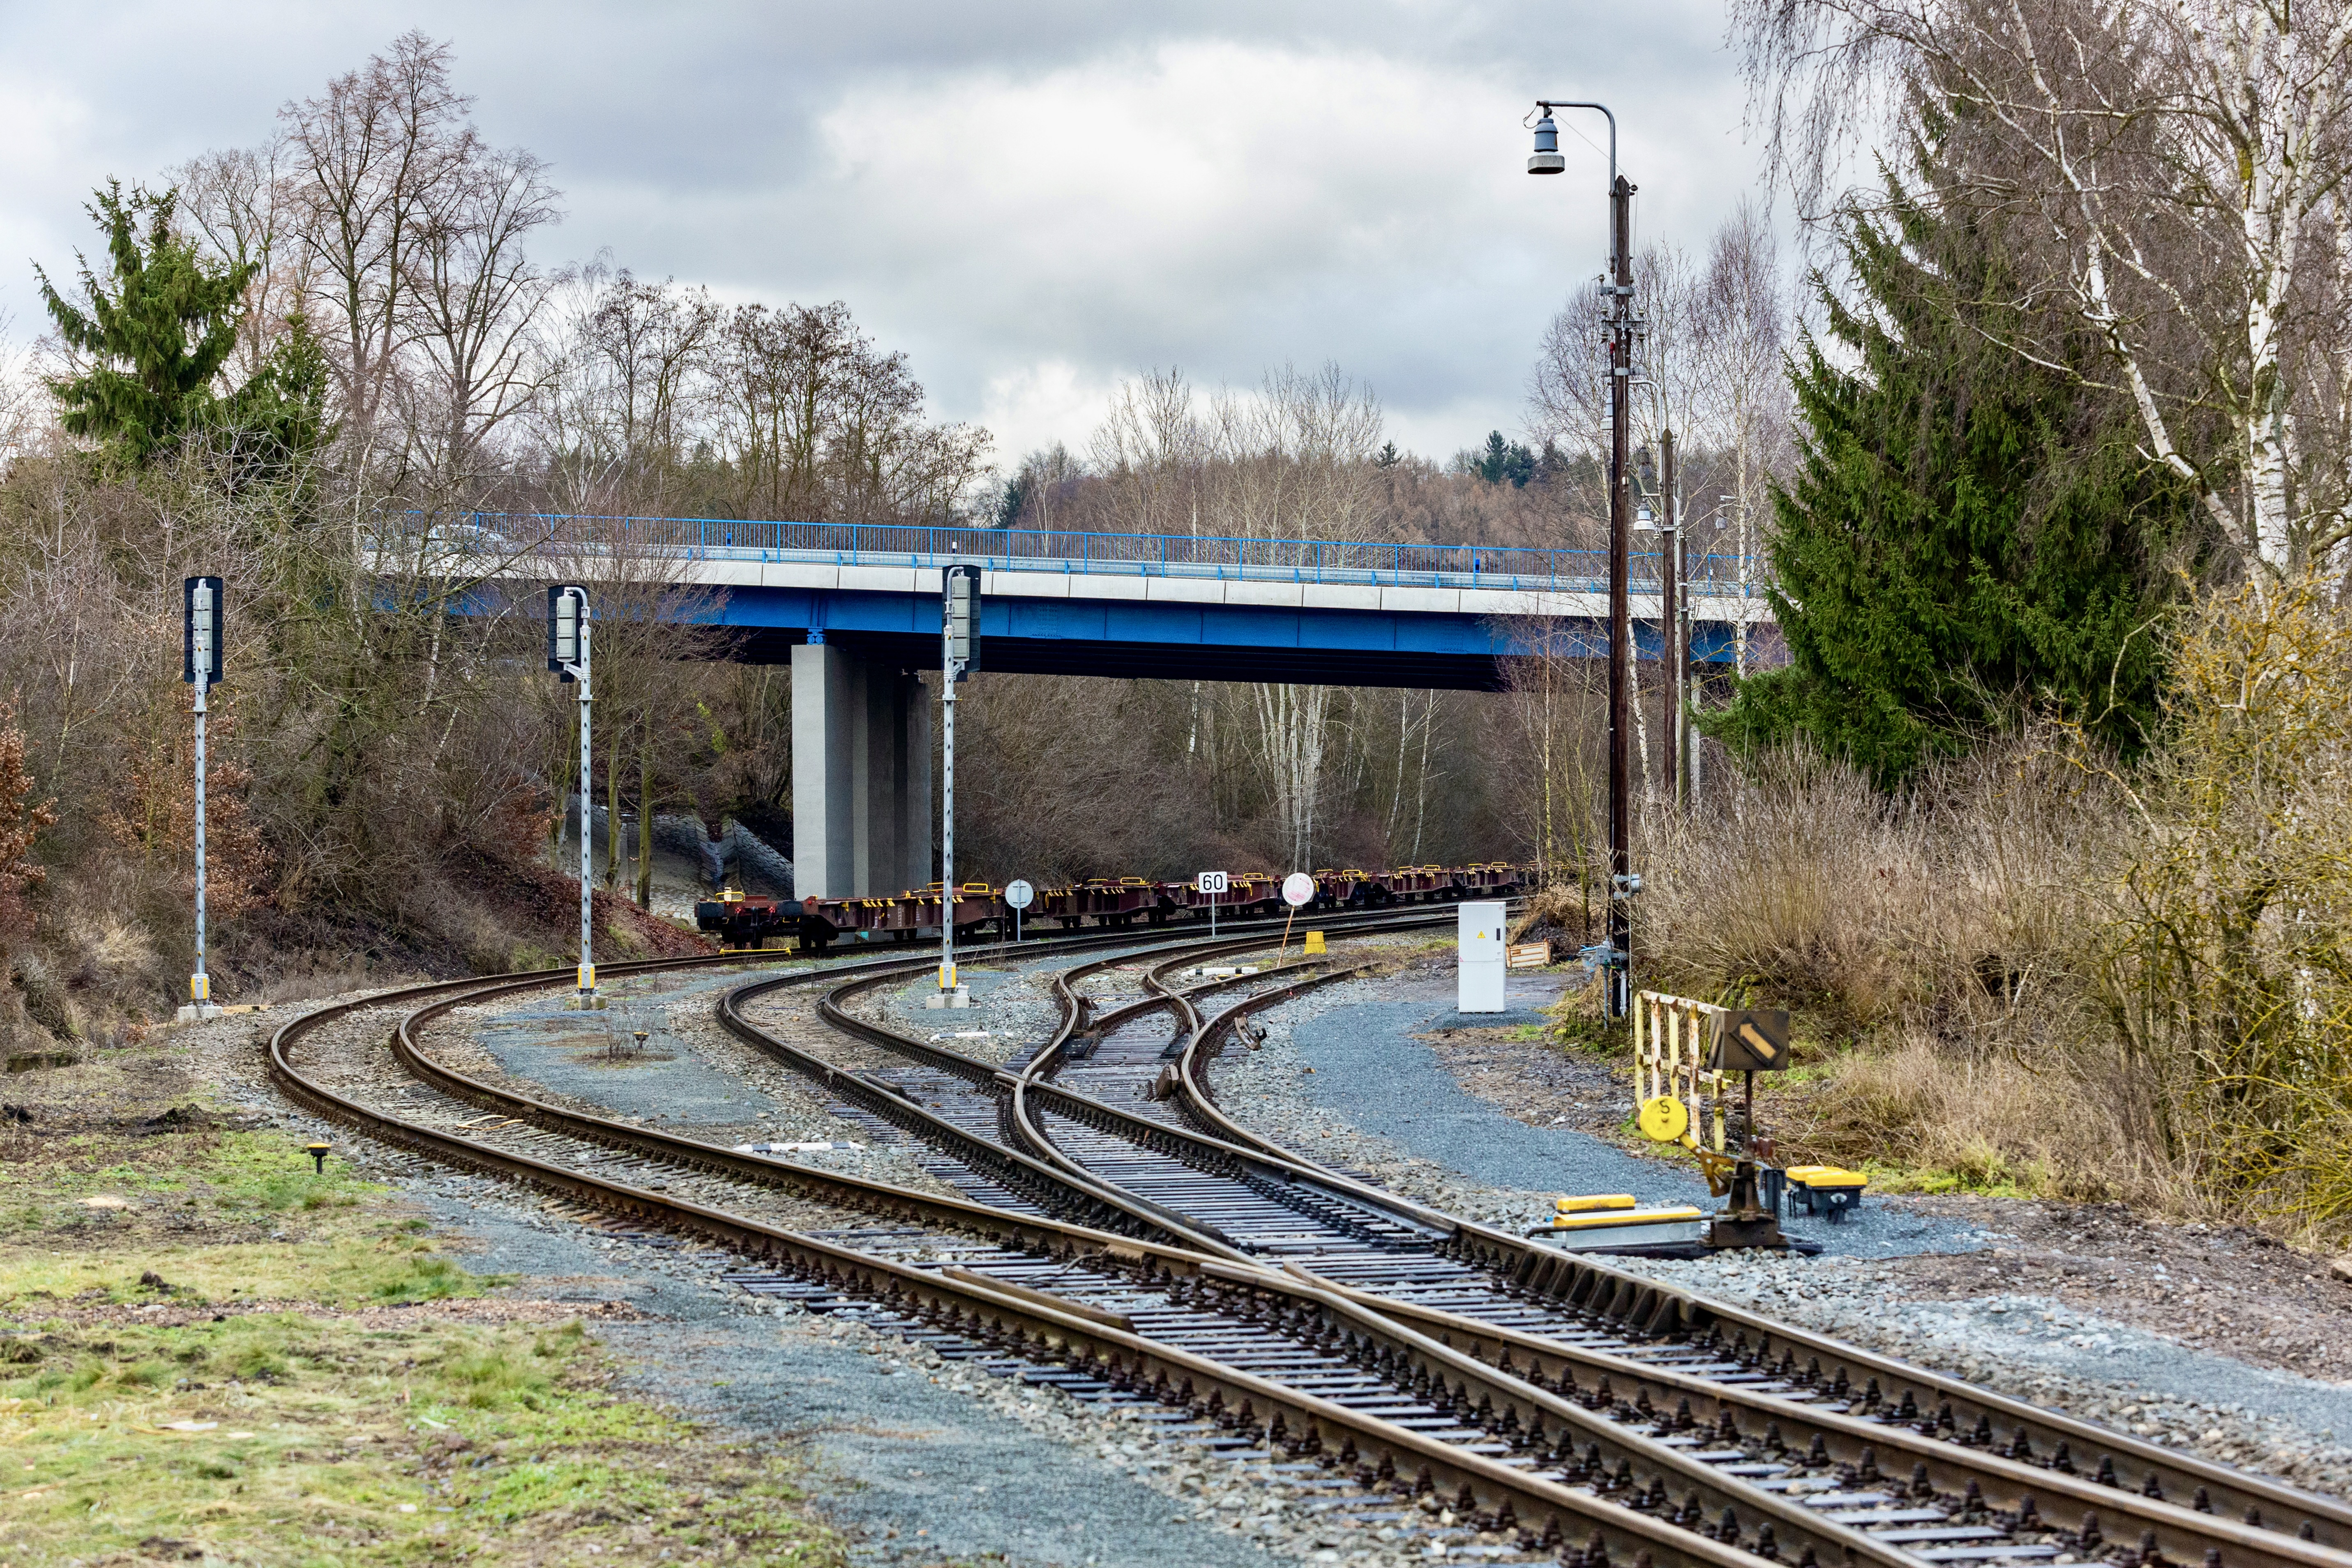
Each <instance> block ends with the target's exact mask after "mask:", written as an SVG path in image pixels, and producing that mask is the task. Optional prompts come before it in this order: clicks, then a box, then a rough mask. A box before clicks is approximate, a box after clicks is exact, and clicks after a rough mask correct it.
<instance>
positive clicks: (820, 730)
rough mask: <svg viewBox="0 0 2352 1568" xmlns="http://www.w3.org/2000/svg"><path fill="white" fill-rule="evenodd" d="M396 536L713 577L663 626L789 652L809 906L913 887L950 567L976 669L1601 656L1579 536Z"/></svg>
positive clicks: (777, 656)
mask: <svg viewBox="0 0 2352 1568" xmlns="http://www.w3.org/2000/svg"><path fill="white" fill-rule="evenodd" d="M415 530H416V531H417V532H416V533H413V534H411V535H409V536H408V537H406V538H404V539H403V540H402V541H401V542H399V543H397V544H395V543H394V542H393V541H392V540H390V539H387V540H385V541H384V542H383V550H384V552H385V554H386V555H387V556H391V555H393V554H394V553H399V554H405V555H410V556H411V558H412V559H413V558H414V552H415V550H416V549H417V548H418V545H417V540H418V538H420V537H421V538H422V539H423V540H424V541H425V548H427V549H434V550H439V551H443V552H448V553H453V554H455V553H460V552H462V553H463V554H464V555H465V556H466V558H467V560H468V561H471V562H474V563H481V564H482V565H483V566H484V567H485V568H486V569H487V570H488V572H489V573H490V574H491V575H492V576H495V577H500V578H506V579H509V580H514V579H528V580H538V579H543V578H548V577H551V576H562V575H576V576H577V577H578V578H579V579H580V580H583V581H585V582H587V583H588V584H590V586H591V588H592V591H593V585H594V584H595V582H596V581H597V579H598V578H599V577H605V576H612V575H623V574H625V575H626V576H627V577H630V578H633V579H635V580H636V581H639V582H645V581H658V582H664V583H667V584H673V585H677V586H680V587H698V588H705V589H709V590H710V593H709V595H708V596H707V597H698V596H694V595H687V596H685V597H684V598H683V600H682V605H681V609H680V611H679V615H680V618H681V619H683V620H687V621H690V622H692V623H694V624H697V625H699V626H708V627H719V628H724V629H726V630H728V631H730V632H731V633H732V634H733V635H732V636H731V637H730V638H728V639H727V641H726V645H725V646H726V647H727V648H728V649H729V654H728V657H730V658H737V659H740V660H744V661H746V662H756V663H772V664H787V663H788V664H790V665H791V666H792V670H793V812H794V818H795V822H796V824H797V825H800V826H797V828H796V839H797V842H796V845H795V854H794V857H793V859H794V865H795V870H796V881H797V882H798V883H799V884H800V886H799V889H798V890H799V891H800V892H801V893H803V895H805V894H809V893H815V894H818V895H820V896H823V897H826V898H842V897H853V896H863V895H866V894H869V893H874V892H877V891H897V890H898V889H905V888H914V887H920V886H922V885H923V884H924V883H925V882H928V881H929V879H930V877H931V870H930V864H931V862H930V830H929V824H930V816H931V781H930V713H929V707H928V705H927V703H926V702H925V701H924V700H923V698H922V695H921V692H922V688H921V686H920V684H919V682H917V681H916V680H915V679H914V672H915V671H918V670H922V669H937V668H940V575H941V573H942V571H943V570H944V569H945V568H947V567H949V566H955V565H978V566H979V567H980V568H981V569H982V578H981V592H982V610H981V636H982V668H984V669H986V670H989V671H992V672H1008V673H1016V674H1042V675H1106V676H1128V677H1140V678H1149V679H1161V680H1264V681H1293V682H1301V683H1307V684H1324V685H1343V686H1371V687H1382V686H1385V687H1405V688H1412V689H1455V690H1472V691H1491V690H1498V689H1502V688H1503V687H1504V686H1506V685H1507V668H1508V666H1507V660H1509V659H1510V658H1513V657H1514V656H1524V655H1528V654H1532V653H1536V652H1538V651H1543V650H1545V649H1546V648H1549V650H1550V651H1553V652H1555V653H1562V654H1567V655H1569V656H1570V657H1576V656H1583V657H1591V658H1600V657H1602V656H1604V655H1605V654H1606V652H1607V648H1608V626H1609V595H1608V559H1607V557H1606V555H1605V554H1603V553H1601V552H1597V551H1580V550H1538V549H1524V548H1518V547H1513V546H1504V545H1460V544H1450V545H1449V544H1373V543H1358V542H1336V541H1328V540H1278V539H1232V538H1213V537H1195V536H1190V535H1160V534H1135V533H1085V532H1072V531H1060V530H1050V531H1049V530H1028V529H990V528H949V527H939V528H933V527H902V526H888V525H872V524H851V523H810V522H771V521H742V520H733V519H724V518H589V517H570V516H546V515H527V514H520V513H488V512H485V513H476V514H465V515H462V516H459V517H456V518H451V517H448V516H446V515H445V516H444V517H442V518H440V519H437V520H425V519H416V520H415ZM490 563H496V564H495V565H491V564H490ZM1657 569H1658V557H1657V556H1656V555H1654V554H1642V555H1636V556H1635V557H1634V560H1633V605H1632V610H1633V621H1634V626H1635V633H1634V635H1635V641H1636V653H1637V657H1639V658H1656V657H1657V649H1658V646H1659V641H1658V631H1657V626H1656V621H1657V617H1658V610H1659V595H1658V586H1657ZM1691 575H1692V579H1693V581H1692V583H1691V611H1692V637H1691V645H1692V654H1693V658H1695V659H1696V661H1699V662H1703V663H1713V664H1719V665H1725V666H1727V665H1728V664H1729V663H1730V662H1731V659H1732V649H1733V644H1734V634H1735V627H1736V626H1738V625H1739V624H1740V623H1742V622H1743V621H1744V623H1745V624H1746V626H1748V636H1749V637H1750V639H1751V646H1752V645H1753V643H1754V642H1756V641H1758V640H1762V641H1766V642H1769V644H1771V645H1774V646H1775V647H1777V643H1778V637H1777V628H1776V627H1774V626H1771V611H1770V607H1769V604H1768V603H1767V602H1766V600H1765V599H1764V598H1763V595H1762V592H1761V589H1760V588H1759V586H1757V585H1756V584H1752V583H1751V584H1748V585H1747V587H1746V591H1745V592H1743V591H1742V589H1741V584H1740V573H1739V563H1738V561H1737V560H1736V559H1733V558H1730V557H1726V556H1719V555H1710V556H1708V557H1706V559H1705V560H1704V561H1696V562H1694V563H1693V568H1692V573H1691ZM1767 661H1768V662H1769V661H1770V658H1769V654H1768V656H1767ZM819 823H822V824H824V832H823V834H822V835H817V834H814V833H812V832H811V831H810V828H812V827H814V825H816V824H819Z"/></svg>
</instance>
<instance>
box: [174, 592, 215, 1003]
mask: <svg viewBox="0 0 2352 1568" xmlns="http://www.w3.org/2000/svg"><path fill="white" fill-rule="evenodd" d="M181 592H182V594H183V595H184V610H183V620H182V628H181V635H182V658H181V675H182V679H184V680H186V681H187V682H188V683H189V684H190V685H192V686H194V688H195V689H196V702H195V711H196V803H195V804H196V969H195V973H193V974H191V975H189V976H188V1005H186V1006H185V1007H183V1008H181V1009H180V1016H181V1017H183V1018H190V1019H200V1018H217V1017H219V1016H220V1008H219V1007H218V1006H216V1005H214V1002H213V981H212V976H211V975H209V974H207V973H205V707H206V703H205V693H206V692H208V691H209V690H211V689H212V688H213V687H214V686H215V685H217V684H218V683H219V681H220V678H221V580H220V579H219V578H217V577H190V578H188V579H187V580H186V581H185V582H184V583H183V584H181Z"/></svg>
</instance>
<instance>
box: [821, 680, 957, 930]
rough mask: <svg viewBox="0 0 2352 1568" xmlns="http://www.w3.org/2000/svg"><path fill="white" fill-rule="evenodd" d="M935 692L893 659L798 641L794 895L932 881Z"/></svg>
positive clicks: (832, 895)
mask: <svg viewBox="0 0 2352 1568" xmlns="http://www.w3.org/2000/svg"><path fill="white" fill-rule="evenodd" d="M931 816H932V809H931V709H930V701H929V689H928V688H926V687H925V686H924V685H923V683H922V681H921V679H919V677H918V676H917V675H916V674H915V673H914V672H913V671H912V670H906V669H901V668H898V666H897V665H896V664H895V663H894V662H892V661H891V660H889V659H887V658H867V657H864V656H861V655H860V654H858V653H857V652H856V651H854V650H853V649H850V648H846V647H839V646H836V645H834V644H829V643H823V642H816V641H809V642H803V643H797V644H795V645H793V897H795V898H802V899H805V898H810V897H816V898H821V899H854V898H871V897H877V896H880V895H884V894H889V893H898V892H904V891H906V890H907V889H910V888H919V887H921V886H922V885H923V884H924V883H926V882H929V880H930V879H931V877H932V874H933V873H932V870H931V826H932V825H931Z"/></svg>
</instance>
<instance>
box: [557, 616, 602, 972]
mask: <svg viewBox="0 0 2352 1568" xmlns="http://www.w3.org/2000/svg"><path fill="white" fill-rule="evenodd" d="M589 619H590V616H589V613H588V590H587V589H585V588H583V587H582V586H580V585H579V584H576V583H564V584H549V586H548V590H547V668H550V669H551V670H553V671H555V674H556V679H559V680H561V681H562V682H563V683H564V684H566V685H572V684H574V683H577V684H578V686H579V688H580V994H579V995H578V997H577V998H576V999H575V1000H574V1004H573V1005H575V1006H577V1007H579V1008H581V1009H582V1010H583V1011H585V1010H587V1009H591V1008H593V1007H594V1006H595V1005H596V964H595V958H594V952H593V948H592V945H591V944H592V942H593V938H594V934H595V929H596V926H595V907H596V904H595V892H594V890H593V885H592V884H591V883H590V882H589V880H588V840H589V837H590V834H589V831H588V798H589V782H588V768H589V763H590V759H591V756H592V755H593V753H592V752H590V750H589V745H588V707H589V702H590V697H589V690H588V622H589Z"/></svg>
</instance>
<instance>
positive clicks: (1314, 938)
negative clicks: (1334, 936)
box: [1299, 931, 1324, 954]
mask: <svg viewBox="0 0 2352 1568" xmlns="http://www.w3.org/2000/svg"><path fill="white" fill-rule="evenodd" d="M1323 951H1324V948H1323V933H1322V932H1321V931H1308V932H1307V945H1306V946H1305V947H1303V948H1300V949H1299V952H1300V953H1301V954H1307V953H1316V952H1323Z"/></svg>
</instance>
